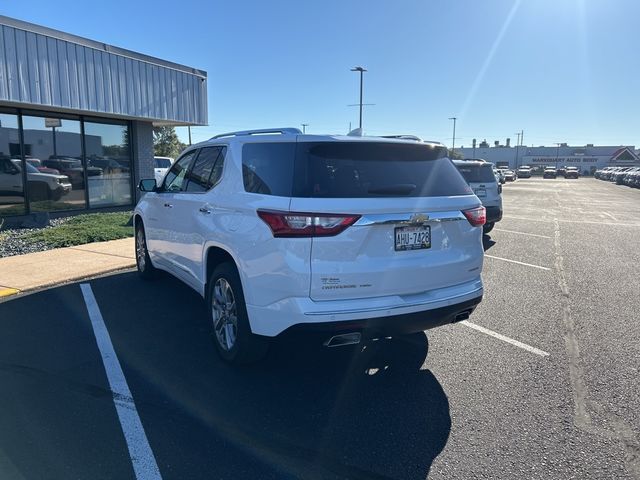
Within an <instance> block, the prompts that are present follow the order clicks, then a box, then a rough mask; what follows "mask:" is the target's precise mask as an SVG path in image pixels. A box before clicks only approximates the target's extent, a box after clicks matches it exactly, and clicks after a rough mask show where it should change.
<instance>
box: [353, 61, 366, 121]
mask: <svg viewBox="0 0 640 480" xmlns="http://www.w3.org/2000/svg"><path fill="white" fill-rule="evenodd" d="M351 71H352V72H360V123H359V127H360V130H362V77H363V75H364V72H366V71H367V70H366V68H363V67H353V68H352V69H351Z"/></svg>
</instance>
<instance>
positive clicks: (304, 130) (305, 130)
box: [300, 123, 309, 133]
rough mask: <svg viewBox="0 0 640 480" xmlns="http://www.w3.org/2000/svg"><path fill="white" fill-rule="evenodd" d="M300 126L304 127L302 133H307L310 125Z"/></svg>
mask: <svg viewBox="0 0 640 480" xmlns="http://www.w3.org/2000/svg"><path fill="white" fill-rule="evenodd" d="M300 125H302V133H307V127H308V126H309V124H308V123H301V124H300Z"/></svg>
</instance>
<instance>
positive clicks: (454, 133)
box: [449, 117, 458, 157]
mask: <svg viewBox="0 0 640 480" xmlns="http://www.w3.org/2000/svg"><path fill="white" fill-rule="evenodd" d="M449 120H453V141H452V142H451V156H452V157H453V156H454V155H455V153H456V120H458V117H449Z"/></svg>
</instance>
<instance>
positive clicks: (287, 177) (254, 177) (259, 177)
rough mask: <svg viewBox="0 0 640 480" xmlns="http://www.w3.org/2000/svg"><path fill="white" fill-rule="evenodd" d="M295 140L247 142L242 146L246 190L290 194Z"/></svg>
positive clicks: (266, 193) (287, 195)
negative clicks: (288, 141)
mask: <svg viewBox="0 0 640 480" xmlns="http://www.w3.org/2000/svg"><path fill="white" fill-rule="evenodd" d="M295 153H296V144H295V143H247V144H245V145H244V147H242V176H243V178H244V189H245V190H246V191H247V192H250V193H261V194H263V195H275V196H280V197H289V196H291V185H292V182H293V162H294V157H295Z"/></svg>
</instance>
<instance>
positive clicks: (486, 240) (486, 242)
mask: <svg viewBox="0 0 640 480" xmlns="http://www.w3.org/2000/svg"><path fill="white" fill-rule="evenodd" d="M495 244H496V242H495V240H493V239H492V238H491V237H490V236H489V234H488V233H484V234H482V248H484V251H485V252H486V251H487V250H489V249H490V248H491V247H493V246H494V245H495Z"/></svg>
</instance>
